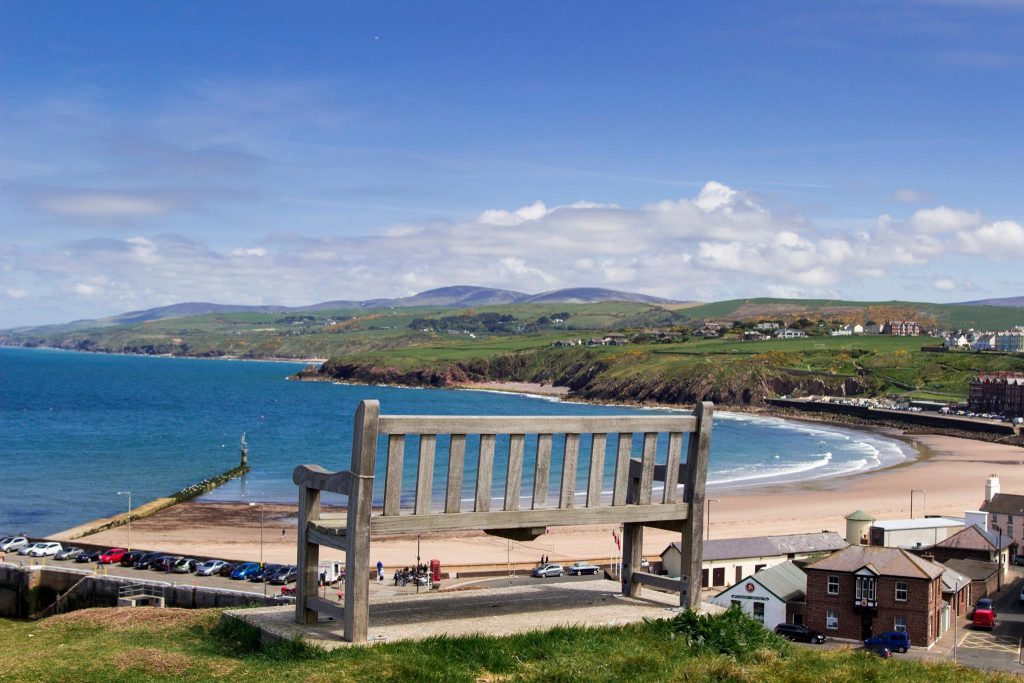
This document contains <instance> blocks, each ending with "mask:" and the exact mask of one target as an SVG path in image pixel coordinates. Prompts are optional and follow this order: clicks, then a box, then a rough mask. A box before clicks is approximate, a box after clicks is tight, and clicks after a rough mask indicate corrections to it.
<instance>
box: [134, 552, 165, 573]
mask: <svg viewBox="0 0 1024 683" xmlns="http://www.w3.org/2000/svg"><path fill="white" fill-rule="evenodd" d="M163 556H164V554H163V553H159V552H157V553H146V554H145V555H143V556H142V557H140V558H139V559H137V560H135V568H136V569H152V568H153V565H154V564H155V563H156V562H157V560H159V559H160V558H161V557H163Z"/></svg>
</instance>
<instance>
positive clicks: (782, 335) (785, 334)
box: [775, 327, 807, 339]
mask: <svg viewBox="0 0 1024 683" xmlns="http://www.w3.org/2000/svg"><path fill="white" fill-rule="evenodd" d="M806 336H807V333H806V332H804V331H803V330H794V329H793V328H791V327H787V328H785V329H782V330H779V331H778V332H776V333H775V338H776V339H799V338H801V337H806Z"/></svg>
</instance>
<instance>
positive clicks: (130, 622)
mask: <svg viewBox="0 0 1024 683" xmlns="http://www.w3.org/2000/svg"><path fill="white" fill-rule="evenodd" d="M0 679H2V680H19V681H20V680H26V681H28V680H31V681H65V680H79V681H117V682H118V683H124V682H128V681H215V680H229V681H234V680H260V681H342V680H345V681H348V680H353V681H376V682H380V681H467V682H472V681H489V682H490V681H556V682H558V681H564V682H576V681H579V682H581V683H596V682H600V681H644V682H646V681H744V682H746V681H749V682H751V683H754V682H757V683H761V682H762V681H763V682H767V683H772V682H775V681H796V682H802V681H807V682H809V683H810V682H812V681H813V682H814V683H820V682H821V681H829V682H831V681H851V682H853V681H856V682H859V681H879V682H882V683H884V682H888V681H891V682H894V683H895V682H902V681H908V680H919V681H928V682H929V683H932V682H937V683H944V682H948V683H954V682H956V683H961V682H963V683H974V682H980V681H1012V680H1017V679H1016V678H1014V677H1011V676H1009V675H999V674H989V673H983V672H979V671H973V670H970V669H963V668H960V667H957V666H954V665H951V664H945V663H942V664H926V663H921V662H917V661H914V660H912V659H909V658H906V657H899V658H894V659H892V660H888V661H886V660H881V659H879V658H877V657H874V656H873V655H868V654H865V653H863V652H859V651H852V650H830V651H829V650H824V649H822V648H807V647H799V646H794V645H791V644H789V643H786V642H783V641H782V640H780V639H779V638H777V637H776V636H775V635H774V634H772V633H770V632H767V631H765V630H764V629H762V628H761V627H760V626H759V625H758V624H756V623H754V622H753V621H751V620H750V619H748V618H747V617H744V616H743V615H742V614H740V613H738V612H737V611H730V612H726V613H725V614H723V615H719V616H715V617H708V616H700V615H694V614H686V613H683V614H680V615H678V616H676V617H675V618H673V619H670V620H652V621H647V622H643V623H637V624H631V625H628V626H623V627H597V628H580V627H563V628H556V629H552V630H549V631H537V632H531V633H524V634H520V635H516V636H510V637H505V638H498V637H491V636H469V637H463V638H447V637H439V638H430V639H427V640H423V641H417V642H400V643H390V644H381V645H376V646H371V647H352V648H341V649H338V650H335V651H332V652H325V651H323V650H320V649H319V648H316V647H314V646H312V645H309V644H306V643H304V642H302V641H292V642H283V643H276V644H273V645H263V644H261V642H260V638H259V632H258V631H257V630H256V629H254V628H252V627H250V626H247V625H245V624H242V623H240V622H236V621H228V620H225V621H222V620H221V619H220V613H219V611H217V610H205V611H188V610H175V609H166V610H155V609H152V610H147V609H90V610H82V611H81V612H75V613H72V614H67V615H62V616H60V617H54V618H51V619H47V620H44V621H40V622H16V621H11V620H0Z"/></svg>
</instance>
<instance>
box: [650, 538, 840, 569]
mask: <svg viewBox="0 0 1024 683" xmlns="http://www.w3.org/2000/svg"><path fill="white" fill-rule="evenodd" d="M846 546H847V543H846V539H844V538H843V537H842V536H840V535H839V534H837V533H836V532H834V531H823V532H819V533H814V534H787V535H784V536H750V537H747V538H713V539H711V540H708V541H704V560H705V561H707V562H710V561H714V560H735V559H739V558H744V557H775V556H778V555H790V554H793V555H798V554H804V553H817V552H832V551H833V550H839V549H840V548H845V547H846ZM671 547H674V548H675V549H676V550H681V548H680V545H679V544H678V543H673V544H672V546H671ZM666 550H667V548H666ZM662 554H664V552H663V553H662Z"/></svg>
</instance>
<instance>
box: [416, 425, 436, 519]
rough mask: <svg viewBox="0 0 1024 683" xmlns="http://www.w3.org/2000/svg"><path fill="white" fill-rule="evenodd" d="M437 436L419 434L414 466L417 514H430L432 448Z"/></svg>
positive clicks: (432, 476)
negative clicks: (418, 451)
mask: <svg viewBox="0 0 1024 683" xmlns="http://www.w3.org/2000/svg"><path fill="white" fill-rule="evenodd" d="M436 445H437V437H436V436H434V435H433V434H423V435H422V436H420V457H419V463H418V464H417V467H416V503H415V506H414V508H413V509H414V510H415V513H416V514H417V515H427V514H430V499H431V495H432V494H433V491H434V449H435V447H436Z"/></svg>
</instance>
